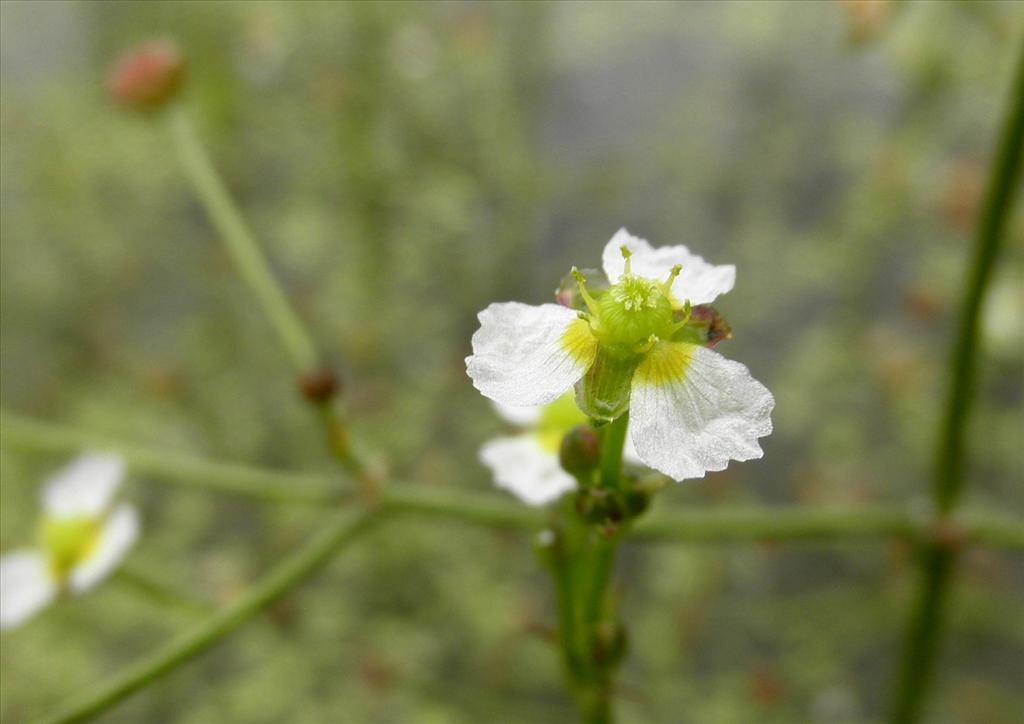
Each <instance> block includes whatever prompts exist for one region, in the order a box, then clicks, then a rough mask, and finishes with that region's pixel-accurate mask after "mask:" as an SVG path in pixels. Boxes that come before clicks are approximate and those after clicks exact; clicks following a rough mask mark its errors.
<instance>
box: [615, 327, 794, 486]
mask: <svg viewBox="0 0 1024 724" xmlns="http://www.w3.org/2000/svg"><path fill="white" fill-rule="evenodd" d="M774 406H775V399H774V398H773V397H772V394H771V393H770V392H769V391H768V389H767V388H766V387H765V386H764V385H762V384H761V383H760V382H758V381H757V380H755V379H754V378H753V377H751V376H750V371H749V370H748V369H747V368H746V367H745V366H743V365H742V364H740V363H739V362H733V361H732V360H728V359H726V358H725V357H723V356H722V355H720V354H718V353H717V352H714V351H712V350H710V349H707V348H706V347H700V346H697V345H693V344H686V343H682V342H660V343H658V344H657V345H655V347H654V348H653V349H652V350H651V351H650V352H649V353H648V355H647V357H646V358H645V359H644V361H643V362H641V363H640V366H639V367H637V370H636V373H635V375H634V376H633V388H632V395H631V402H630V420H629V421H630V425H631V426H632V436H633V442H634V443H635V444H636V450H637V453H638V454H639V456H640V459H641V460H643V461H644V463H646V464H647V465H649V466H650V467H652V468H655V469H656V470H660V471H661V472H663V473H665V474H666V475H669V476H671V477H673V478H675V479H676V480H684V479H686V478H702V477H704V473H705V472H706V471H708V470H723V469H725V467H726V466H727V465H728V464H729V460H751V459H753V458H759V457H761V455H762V452H761V446H760V445H759V444H758V441H757V439H758V438H759V437H763V436H765V435H768V434H769V433H771V431H772V421H771V411H772V408H773V407H774Z"/></svg>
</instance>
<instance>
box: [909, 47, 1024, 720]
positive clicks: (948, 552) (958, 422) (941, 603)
mask: <svg viewBox="0 0 1024 724" xmlns="http://www.w3.org/2000/svg"><path fill="white" fill-rule="evenodd" d="M1019 63H1020V65H1019V66H1018V68H1017V70H1016V76H1015V77H1014V80H1013V85H1012V87H1011V90H1010V97H1009V106H1008V108H1007V113H1006V116H1005V118H1004V121H1003V126H1002V129H1001V131H1000V135H999V140H998V143H997V146H996V151H995V156H994V161H993V163H992V167H991V172H990V177H989V181H988V187H987V191H986V195H985V203H984V206H983V209H982V213H981V218H980V220H979V224H978V232H977V236H976V238H975V242H974V259H973V262H972V265H971V271H970V276H969V279H968V282H967V289H966V291H965V294H964V297H963V301H962V305H961V309H960V318H959V324H958V328H957V329H958V331H957V335H956V338H955V340H954V342H953V346H952V353H951V358H950V378H951V379H950V388H949V397H948V399H947V402H946V414H945V418H944V421H943V425H942V431H941V434H940V436H939V440H938V445H937V447H936V468H935V478H934V487H933V490H932V494H933V500H934V503H935V507H936V515H937V516H938V517H939V518H941V517H944V516H946V514H948V513H950V512H951V511H952V510H953V509H954V507H955V506H956V503H957V501H958V500H959V498H960V495H961V493H962V492H963V489H964V485H965V483H966V480H965V477H964V447H965V438H966V431H967V422H968V415H969V412H970V406H971V399H972V397H973V393H974V387H975V378H976V376H977V359H978V353H979V350H980V346H981V340H980V339H979V335H978V326H979V316H980V312H981V306H982V302H983V301H984V297H985V290H986V288H987V287H988V283H989V280H990V279H991V277H992V270H993V268H994V267H995V262H996V257H997V256H998V254H999V247H1000V245H1001V243H1002V240H1003V236H1004V231H1005V228H1006V224H1007V220H1008V219H1009V216H1010V210H1011V208H1012V206H1013V200H1014V199H1015V192H1016V187H1017V184H1018V182H1019V180H1020V165H1021V150H1022V146H1024V54H1022V56H1021V58H1020V61H1019ZM956 557H957V551H956V550H955V548H949V547H941V543H940V542H934V543H932V544H931V545H930V546H928V547H927V548H926V549H925V550H924V552H923V559H922V560H923V564H922V567H923V579H922V583H921V588H920V592H919V595H918V599H917V603H916V606H915V610H914V613H913V618H912V619H911V624H910V628H909V630H908V632H907V640H906V644H905V653H904V659H903V666H902V671H901V675H900V679H899V688H898V689H897V692H896V699H895V704H894V708H893V712H892V718H891V720H892V721H893V722H895V723H896V724H912V722H916V721H918V720H919V719H920V717H921V712H922V709H923V704H924V699H925V695H926V694H927V690H928V686H929V684H930V681H931V678H932V672H933V669H934V667H935V660H936V656H937V653H938V644H939V637H940V635H941V633H942V623H943V619H944V615H943V613H944V609H945V605H946V599H947V592H948V590H949V583H950V581H952V579H953V574H954V571H955V566H956Z"/></svg>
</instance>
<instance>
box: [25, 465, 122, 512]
mask: <svg viewBox="0 0 1024 724" xmlns="http://www.w3.org/2000/svg"><path fill="white" fill-rule="evenodd" d="M123 476H124V463H123V462H122V460H121V458H120V457H119V456H117V455H112V454H106V453H95V452H88V453H85V454H83V455H79V456H78V457H77V458H75V460H74V461H73V462H72V463H71V464H70V465H68V466H67V467H65V468H63V469H62V470H60V471H58V472H57V473H56V474H55V475H54V476H53V477H51V478H50V480H49V481H48V482H47V483H46V487H45V488H44V489H43V507H44V508H45V509H46V513H47V515H48V516H50V517H53V518H74V517H79V516H81V517H95V516H98V515H100V514H101V513H102V512H103V510H104V508H106V507H107V504H108V503H109V502H110V498H111V496H113V494H114V491H115V490H116V489H117V486H118V484H119V483H120V482H121V478H122V477H123Z"/></svg>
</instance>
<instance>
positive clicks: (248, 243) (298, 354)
mask: <svg viewBox="0 0 1024 724" xmlns="http://www.w3.org/2000/svg"><path fill="white" fill-rule="evenodd" d="M167 118H168V121H169V127H170V130H171V136H172V137H173V139H174V144H175V146H176V148H177V151H178V156H179V158H180V159H181V164H182V167H183V168H184V171H185V175H186V176H188V180H189V181H190V182H191V183H192V186H193V188H194V189H195V192H196V196H197V197H198V199H199V201H200V203H202V205H203V208H205V209H206V213H207V214H208V215H209V217H210V221H211V222H213V225H214V227H216V229H217V232H218V233H219V234H220V236H221V238H222V239H223V241H224V244H225V246H226V247H227V249H228V252H229V253H230V254H231V256H232V258H233V259H234V262H235V264H236V265H237V266H238V271H239V272H240V273H241V275H242V278H243V279H244V280H245V282H246V283H247V284H248V285H249V288H250V290H251V291H252V293H253V295H254V296H255V297H256V300H257V301H258V302H259V304H260V307H261V309H262V310H263V313H264V315H265V316H266V318H267V321H268V322H270V325H271V327H273V329H274V332H275V333H276V334H277V337H278V341H279V342H280V343H281V346H282V347H283V348H284V350H285V352H286V353H287V354H288V356H289V357H290V358H291V361H292V364H293V365H294V366H295V368H296V371H297V372H299V373H300V374H301V373H303V372H309V371H310V370H313V369H316V368H317V367H318V366H319V355H318V354H317V351H316V347H315V346H314V344H313V341H312V337H311V336H310V335H309V333H308V332H307V331H306V328H305V327H304V326H303V324H302V322H301V321H300V320H299V317H298V315H297V314H296V313H295V311H294V310H293V309H292V308H291V305H290V304H289V303H288V299H287V297H286V296H285V294H284V292H282V291H281V287H280V286H279V285H278V283H277V281H276V280H275V279H274V276H273V274H272V273H271V271H270V267H269V265H268V264H267V261H266V259H265V258H264V256H263V253H262V252H261V251H260V248H259V246H258V245H257V244H256V240H255V239H254V238H253V235H252V233H251V232H250V231H249V227H248V226H247V225H246V223H245V219H244V218H243V217H242V214H241V213H240V212H239V210H238V207H237V206H236V205H235V203H234V201H233V200H232V199H231V195H230V194H229V193H228V191H227V188H226V187H225V186H224V182H223V181H222V180H221V178H220V176H219V175H218V173H217V171H216V169H215V168H214V166H213V164H212V163H211V162H210V157H209V155H208V154H207V152H206V149H205V148H204V146H203V144H202V142H201V141H200V140H199V136H198V134H197V133H196V130H195V127H194V126H193V125H192V122H191V121H190V120H189V117H188V115H187V114H186V113H185V109H184V108H182V107H180V106H174V107H172V108H169V109H168V113H167Z"/></svg>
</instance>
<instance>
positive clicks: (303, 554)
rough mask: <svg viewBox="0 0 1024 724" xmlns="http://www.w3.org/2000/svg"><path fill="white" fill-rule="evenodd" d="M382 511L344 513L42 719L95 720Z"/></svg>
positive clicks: (291, 582)
mask: <svg viewBox="0 0 1024 724" xmlns="http://www.w3.org/2000/svg"><path fill="white" fill-rule="evenodd" d="M380 518H381V516H380V514H374V513H366V514H363V515H361V516H359V517H355V518H353V517H352V516H351V515H341V514H339V515H338V517H337V518H336V519H335V520H334V521H332V522H331V523H330V524H328V525H327V526H326V527H325V528H324V529H323V530H321V531H320V532H319V533H318V534H316V535H315V536H314V537H313V538H311V539H310V540H309V541H308V542H307V543H306V544H305V545H303V546H302V547H301V548H300V549H299V550H297V551H296V552H295V553H293V554H291V555H290V556H288V557H287V558H285V559H284V560H283V561H281V562H280V563H278V564H277V566H276V567H274V568H273V569H272V570H271V571H270V572H269V573H267V574H266V575H265V576H264V577H263V578H262V579H261V580H260V581H259V582H257V583H256V584H254V585H253V586H252V588H250V589H249V591H248V592H247V593H245V594H244V595H242V596H241V597H240V598H239V599H238V600H237V601H236V602H235V603H233V604H232V605H230V606H228V607H227V608H225V609H223V610H222V611H220V612H219V613H216V614H214V615H213V616H211V617H210V618H208V619H207V620H206V621H205V622H203V623H201V624H199V625H198V626H196V627H195V628H193V629H192V630H190V631H187V632H185V633H184V634H182V635H181V636H178V637H177V638H175V639H173V640H172V641H170V642H169V643H167V645H165V646H164V647H162V648H160V649H158V650H157V651H155V652H154V653H153V654H151V655H149V656H147V657H146V658H144V659H143V660H141V661H139V662H138V663H137V664H134V665H132V666H129V667H128V668H127V669H126V670H125V671H123V672H122V673H121V674H119V675H117V676H115V677H114V678H113V679H111V680H110V681H108V682H107V683H106V684H104V685H102V686H100V687H99V688H97V689H94V690H90V691H88V692H86V693H84V694H83V696H81V697H80V698H79V699H77V700H75V701H73V702H71V703H70V704H68V705H67V707H66V708H64V709H62V710H61V711H60V712H58V713H57V714H54V715H53V716H50V717H47V718H45V719H43V720H41V721H40V722H39V724H70V723H71V722H82V721H88V720H90V719H94V718H95V717H97V716H99V715H100V714H102V713H104V712H105V711H107V710H109V709H111V708H112V707H113V706H114V705H116V704H117V703H118V702H120V701H122V700H124V699H126V698H127V697H129V696H131V695H132V694H133V693H135V692H136V691H138V690H139V689H141V688H143V687H145V686H147V685H148V684H151V683H153V682H154V681H156V680H157V679H159V678H160V677H162V676H164V675H166V674H168V673H170V672H171V671H173V670H174V669H177V668H178V667H179V666H181V665H182V664H185V663H187V662H188V661H190V660H191V659H193V658H194V657H196V656H198V655H199V654H201V653H203V652H204V651H206V650H207V649H209V648H210V647H212V646H214V645H215V644H217V643H218V642H220V641H221V640H222V639H223V638H225V637H226V636H227V635H228V634H230V633H231V632H232V631H234V630H235V629H237V628H238V627H239V626H241V625H242V624H243V623H245V622H246V621H249V620H250V619H252V618H253V617H255V616H256V615H258V614H259V613H260V612H261V611H263V610H264V609H266V608H267V607H268V606H269V605H270V604H272V603H273V602H274V601H276V600H277V599H279V598H281V597H282V596H283V595H285V594H286V593H288V592H289V591H290V590H292V589H293V588H295V587H296V586H297V585H299V584H300V583H302V582H303V581H304V580H306V579H307V578H309V577H310V576H311V575H312V574H314V573H316V572H317V571H318V570H320V569H321V568H322V567H323V566H324V565H325V564H326V563H327V562H328V561H330V560H331V558H332V557H333V556H334V554H335V553H337V552H338V551H339V550H341V548H342V547H344V546H345V545H346V544H348V543H350V542H352V541H353V540H355V539H356V538H357V537H358V536H359V535H360V534H362V533H364V532H366V531H367V530H369V529H370V528H371V527H372V526H373V525H375V524H376V523H377V522H379V520H380Z"/></svg>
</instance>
